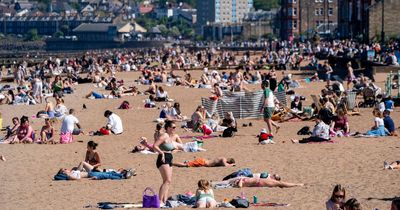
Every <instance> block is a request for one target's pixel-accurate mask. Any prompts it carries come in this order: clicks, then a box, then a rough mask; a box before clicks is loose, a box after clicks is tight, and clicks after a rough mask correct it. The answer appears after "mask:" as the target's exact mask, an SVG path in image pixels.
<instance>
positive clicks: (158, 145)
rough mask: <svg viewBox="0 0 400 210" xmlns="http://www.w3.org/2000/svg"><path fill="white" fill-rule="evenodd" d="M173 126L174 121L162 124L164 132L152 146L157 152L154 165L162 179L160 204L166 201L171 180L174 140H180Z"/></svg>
mask: <svg viewBox="0 0 400 210" xmlns="http://www.w3.org/2000/svg"><path fill="white" fill-rule="evenodd" d="M175 128H176V125H175V123H174V122H172V121H166V122H165V125H164V129H165V131H166V132H165V133H163V134H161V136H160V137H159V138H158V139H157V140H156V142H155V143H154V146H153V148H154V151H156V152H157V153H158V157H157V162H156V166H157V168H158V170H159V171H160V174H161V177H162V179H163V183H162V185H161V187H160V192H159V195H160V201H161V203H162V204H165V203H166V202H167V199H168V190H169V187H170V185H171V181H172V159H173V156H172V151H173V150H174V149H175V145H174V142H176V141H178V140H179V141H180V139H179V136H178V135H176V134H175ZM180 143H181V141H180Z"/></svg>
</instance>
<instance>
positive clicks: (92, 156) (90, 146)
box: [84, 141, 101, 171]
mask: <svg viewBox="0 0 400 210" xmlns="http://www.w3.org/2000/svg"><path fill="white" fill-rule="evenodd" d="M98 145H99V144H97V143H95V142H94V141H89V142H88V143H87V150H86V155H85V161H84V162H86V163H88V164H89V166H90V171H92V170H95V171H100V170H99V167H100V166H101V159H100V155H99V153H98V152H97V151H96V148H97V146H98Z"/></svg>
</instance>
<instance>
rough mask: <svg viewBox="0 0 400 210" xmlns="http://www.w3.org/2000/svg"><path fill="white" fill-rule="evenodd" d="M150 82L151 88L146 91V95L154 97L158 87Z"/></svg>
mask: <svg viewBox="0 0 400 210" xmlns="http://www.w3.org/2000/svg"><path fill="white" fill-rule="evenodd" d="M149 82H150V84H149V85H150V87H149V88H148V89H147V90H146V91H144V94H146V95H149V94H150V95H154V94H156V90H157V86H156V85H155V84H154V82H153V80H150V81H149Z"/></svg>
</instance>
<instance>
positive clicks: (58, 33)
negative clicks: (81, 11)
mask: <svg viewBox="0 0 400 210" xmlns="http://www.w3.org/2000/svg"><path fill="white" fill-rule="evenodd" d="M62 36H64V33H63V32H62V31H56V32H55V33H54V34H53V37H55V38H60V37H62Z"/></svg>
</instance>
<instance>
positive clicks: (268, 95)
mask: <svg viewBox="0 0 400 210" xmlns="http://www.w3.org/2000/svg"><path fill="white" fill-rule="evenodd" d="M261 88H262V89H263V91H264V105H263V116H264V121H265V122H266V123H267V128H268V131H269V133H270V134H271V135H273V132H272V126H274V127H275V129H276V130H275V132H276V133H278V130H279V128H280V126H279V125H278V123H276V122H274V121H273V120H272V119H271V118H272V115H273V114H274V111H275V104H279V101H278V99H276V97H275V96H274V93H273V92H272V90H271V89H269V81H268V80H264V81H263V82H262V84H261Z"/></svg>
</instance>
